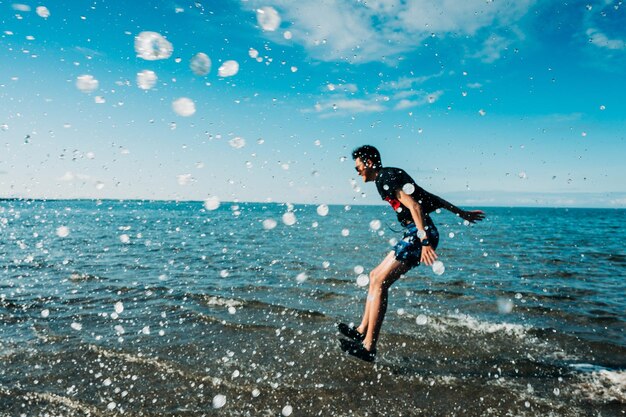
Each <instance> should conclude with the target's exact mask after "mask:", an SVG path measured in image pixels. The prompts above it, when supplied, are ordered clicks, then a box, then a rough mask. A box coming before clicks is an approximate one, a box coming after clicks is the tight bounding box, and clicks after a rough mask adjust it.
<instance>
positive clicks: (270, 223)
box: [263, 219, 278, 230]
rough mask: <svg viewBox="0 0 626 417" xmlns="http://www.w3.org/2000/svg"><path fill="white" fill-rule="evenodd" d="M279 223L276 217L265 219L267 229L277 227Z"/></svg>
mask: <svg viewBox="0 0 626 417" xmlns="http://www.w3.org/2000/svg"><path fill="white" fill-rule="evenodd" d="M277 224H278V223H277V222H276V220H274V219H265V220H263V228H264V229H265V230H272V229H273V228H275V227H276V225H277Z"/></svg>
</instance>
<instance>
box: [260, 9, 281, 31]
mask: <svg viewBox="0 0 626 417" xmlns="http://www.w3.org/2000/svg"><path fill="white" fill-rule="evenodd" d="M256 20H257V22H259V26H261V27H262V28H263V30H267V31H269V32H273V31H275V30H276V29H278V27H279V26H280V15H279V14H278V12H277V11H276V9H274V8H273V7H270V6H266V7H262V8H260V9H258V10H257V11H256Z"/></svg>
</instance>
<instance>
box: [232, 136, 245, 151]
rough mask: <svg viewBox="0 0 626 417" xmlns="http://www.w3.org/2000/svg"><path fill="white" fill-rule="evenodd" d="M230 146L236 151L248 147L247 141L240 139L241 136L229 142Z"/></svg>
mask: <svg viewBox="0 0 626 417" xmlns="http://www.w3.org/2000/svg"><path fill="white" fill-rule="evenodd" d="M228 144H229V145H230V146H231V147H232V148H234V149H241V148H243V147H244V146H246V141H245V139H244V138H240V137H239V136H237V137H235V138H232V139H231V140H229V141H228Z"/></svg>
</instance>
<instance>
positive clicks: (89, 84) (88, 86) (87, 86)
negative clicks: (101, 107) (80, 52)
mask: <svg viewBox="0 0 626 417" xmlns="http://www.w3.org/2000/svg"><path fill="white" fill-rule="evenodd" d="M98 84H99V83H98V80H96V79H95V78H94V77H93V75H89V74H84V75H79V76H78V77H76V88H78V89H79V90H80V91H82V92H83V93H91V92H92V91H94V90H96V89H97V88H98Z"/></svg>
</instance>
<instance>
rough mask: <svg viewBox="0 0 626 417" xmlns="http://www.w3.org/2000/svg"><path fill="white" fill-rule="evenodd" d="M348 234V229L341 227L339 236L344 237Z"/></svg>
mask: <svg viewBox="0 0 626 417" xmlns="http://www.w3.org/2000/svg"><path fill="white" fill-rule="evenodd" d="M349 235H350V229H342V230H341V236H343V237H346V236H349Z"/></svg>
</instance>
